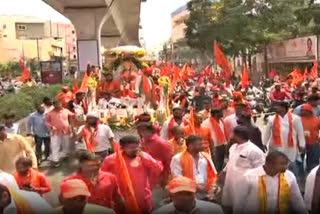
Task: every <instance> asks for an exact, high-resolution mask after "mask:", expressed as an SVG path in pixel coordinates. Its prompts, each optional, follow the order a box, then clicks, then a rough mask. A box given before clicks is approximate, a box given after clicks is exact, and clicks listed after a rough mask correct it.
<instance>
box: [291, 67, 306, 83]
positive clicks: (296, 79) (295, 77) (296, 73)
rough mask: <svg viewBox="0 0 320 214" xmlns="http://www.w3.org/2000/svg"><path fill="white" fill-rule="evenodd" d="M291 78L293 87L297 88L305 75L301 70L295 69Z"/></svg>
mask: <svg viewBox="0 0 320 214" xmlns="http://www.w3.org/2000/svg"><path fill="white" fill-rule="evenodd" d="M289 76H291V77H292V85H293V86H297V85H299V84H300V83H301V82H302V81H303V79H304V78H303V75H302V74H301V72H300V70H299V69H294V70H293V71H292V72H291V73H290V74H289Z"/></svg>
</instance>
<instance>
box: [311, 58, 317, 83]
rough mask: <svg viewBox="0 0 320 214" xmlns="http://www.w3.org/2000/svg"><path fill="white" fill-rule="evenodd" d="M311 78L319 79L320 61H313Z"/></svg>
mask: <svg viewBox="0 0 320 214" xmlns="http://www.w3.org/2000/svg"><path fill="white" fill-rule="evenodd" d="M310 77H311V78H312V79H318V61H317V60H314V61H313V67H312V68H311V72H310Z"/></svg>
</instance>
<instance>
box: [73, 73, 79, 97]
mask: <svg viewBox="0 0 320 214" xmlns="http://www.w3.org/2000/svg"><path fill="white" fill-rule="evenodd" d="M78 89H79V86H78V74H77V73H76V74H74V79H73V88H72V93H73V95H75V94H76V93H77V91H78Z"/></svg>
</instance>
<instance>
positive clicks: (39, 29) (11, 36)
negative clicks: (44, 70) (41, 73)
mask: <svg viewBox="0 0 320 214" xmlns="http://www.w3.org/2000/svg"><path fill="white" fill-rule="evenodd" d="M76 47H77V44H76V33H75V30H74V28H73V26H72V24H69V23H58V22H53V21H50V20H45V19H40V18H34V17H25V16H13V15H10V16H0V63H7V62H9V61H18V60H19V59H20V58H22V57H23V58H24V59H25V60H28V59H33V58H36V59H39V60H40V61H46V60H52V59H56V58H66V59H69V60H76V59H77V49H76Z"/></svg>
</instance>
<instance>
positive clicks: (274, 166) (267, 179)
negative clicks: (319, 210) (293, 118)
mask: <svg viewBox="0 0 320 214" xmlns="http://www.w3.org/2000/svg"><path fill="white" fill-rule="evenodd" d="M288 163H289V160H288V158H287V156H286V155H285V154H283V153H282V152H278V151H274V152H270V153H269V154H268V155H267V158H266V163H265V165H263V166H261V167H258V168H256V169H252V170H250V171H249V172H248V173H247V174H246V175H245V177H244V179H243V181H242V183H241V185H239V186H238V191H237V193H236V201H235V206H234V212H233V213H234V214H251V213H297V214H307V213H308V212H307V210H306V207H305V204H304V201H303V198H302V195H301V193H300V190H299V186H298V184H297V181H296V178H295V176H294V174H293V173H292V172H290V171H288V170H287V168H288ZM279 204H280V205H281V206H279Z"/></svg>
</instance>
